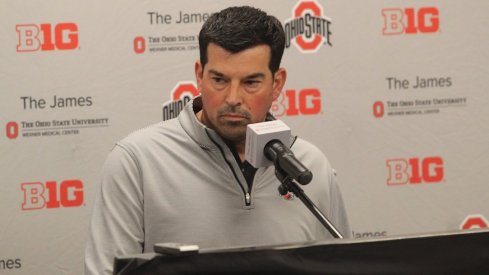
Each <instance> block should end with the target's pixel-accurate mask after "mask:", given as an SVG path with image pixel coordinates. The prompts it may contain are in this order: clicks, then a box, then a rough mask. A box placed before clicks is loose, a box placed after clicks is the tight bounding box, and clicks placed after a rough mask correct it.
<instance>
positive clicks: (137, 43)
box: [134, 36, 146, 54]
mask: <svg viewBox="0 0 489 275" xmlns="http://www.w3.org/2000/svg"><path fill="white" fill-rule="evenodd" d="M145 51H146V40H144V38H143V37H142V36H138V37H136V38H134V52H135V53H137V54H141V53H144V52H145Z"/></svg>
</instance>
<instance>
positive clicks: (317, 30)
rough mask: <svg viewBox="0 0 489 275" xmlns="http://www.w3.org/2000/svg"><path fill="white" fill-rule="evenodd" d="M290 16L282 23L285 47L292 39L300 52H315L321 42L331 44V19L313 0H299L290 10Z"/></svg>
mask: <svg viewBox="0 0 489 275" xmlns="http://www.w3.org/2000/svg"><path fill="white" fill-rule="evenodd" d="M292 14H293V15H292V16H293V17H292V18H291V19H289V20H287V21H286V22H285V23H284V31H285V47H286V48H289V47H290V45H291V41H294V42H295V44H296V46H297V47H298V49H299V50H300V51H301V52H302V53H313V52H316V51H317V50H318V49H319V48H320V47H321V45H322V44H328V45H329V46H332V44H331V31H330V27H331V19H329V18H327V17H325V16H324V15H323V8H322V7H321V5H319V4H318V3H316V2H315V1H301V2H299V3H297V5H296V6H295V7H294V8H293V10H292Z"/></svg>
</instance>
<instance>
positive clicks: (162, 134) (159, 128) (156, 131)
mask: <svg viewBox="0 0 489 275" xmlns="http://www.w3.org/2000/svg"><path fill="white" fill-rule="evenodd" d="M180 133H181V127H180V126H179V124H178V121H177V120H176V119H171V120H167V121H161V122H158V123H154V124H151V125H148V126H146V127H143V128H140V129H137V130H135V131H133V132H131V133H130V134H129V135H127V136H126V137H125V138H123V139H121V140H120V141H119V142H117V144H118V145H121V146H123V147H145V146H150V145H152V144H155V143H165V140H167V139H169V138H174V137H175V136H176V135H179V134H180Z"/></svg>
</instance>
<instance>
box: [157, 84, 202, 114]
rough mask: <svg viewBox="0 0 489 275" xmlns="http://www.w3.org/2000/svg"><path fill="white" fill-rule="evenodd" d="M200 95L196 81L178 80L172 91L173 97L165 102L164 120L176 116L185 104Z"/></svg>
mask: <svg viewBox="0 0 489 275" xmlns="http://www.w3.org/2000/svg"><path fill="white" fill-rule="evenodd" d="M198 95H199V91H198V90H197V85H196V84H195V82H193V81H183V82H178V83H177V85H175V87H174V88H173V90H172V91H171V98H172V99H171V100H169V101H167V102H165V103H163V120H169V119H172V118H176V117H177V116H178V114H179V113H180V112H181V111H182V109H183V107H184V106H185V104H187V102H189V101H190V100H191V99H192V98H194V97H196V96H198Z"/></svg>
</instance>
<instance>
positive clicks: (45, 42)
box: [15, 23, 78, 52]
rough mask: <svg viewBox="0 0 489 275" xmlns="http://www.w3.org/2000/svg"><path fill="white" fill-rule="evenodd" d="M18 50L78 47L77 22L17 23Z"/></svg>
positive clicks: (49, 49) (71, 48)
mask: <svg viewBox="0 0 489 275" xmlns="http://www.w3.org/2000/svg"><path fill="white" fill-rule="evenodd" d="M15 30H16V31H17V35H18V43H17V52H34V51H54V50H73V49H76V48H77V47H78V26H77V25H76V24H75V23H59V24H55V25H54V26H53V25H51V24H40V25H34V24H23V25H16V26H15Z"/></svg>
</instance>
